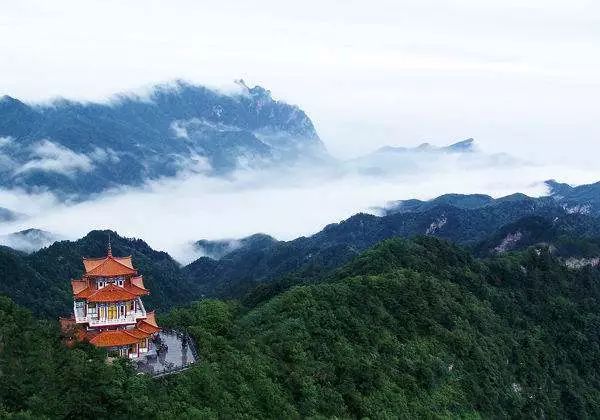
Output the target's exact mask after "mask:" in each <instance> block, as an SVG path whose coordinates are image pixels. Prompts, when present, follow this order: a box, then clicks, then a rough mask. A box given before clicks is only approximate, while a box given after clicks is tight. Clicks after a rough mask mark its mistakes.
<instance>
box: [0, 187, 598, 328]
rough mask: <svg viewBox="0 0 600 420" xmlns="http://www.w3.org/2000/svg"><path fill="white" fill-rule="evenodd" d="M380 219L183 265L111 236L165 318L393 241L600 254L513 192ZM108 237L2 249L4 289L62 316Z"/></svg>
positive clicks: (535, 201)
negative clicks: (74, 282) (87, 260)
mask: <svg viewBox="0 0 600 420" xmlns="http://www.w3.org/2000/svg"><path fill="white" fill-rule="evenodd" d="M394 208H395V211H389V212H387V213H386V214H384V215H383V216H374V215H368V214H358V215H355V216H353V217H351V218H349V219H348V220H345V221H343V222H341V223H337V224H332V225H329V226H327V227H326V228H325V229H323V230H322V231H321V232H319V233H317V234H315V235H313V236H310V237H301V238H298V239H295V240H292V241H287V242H286V241H277V240H275V239H273V238H272V237H270V236H268V235H262V234H259V235H253V236H251V237H248V238H244V239H241V240H226V241H199V242H198V243H197V244H196V246H197V248H198V249H199V250H201V251H202V252H203V253H204V254H205V255H208V256H205V257H202V258H200V259H198V260H196V261H194V262H193V263H191V264H189V265H188V266H185V267H181V266H180V265H179V264H178V263H177V262H176V261H174V260H173V259H172V258H171V257H170V256H169V255H168V254H166V253H164V252H158V251H155V250H153V249H152V248H150V247H149V246H148V245H147V244H146V243H145V242H143V240H140V239H137V240H136V239H126V238H121V237H119V236H118V234H116V233H114V232H113V233H112V237H113V248H114V250H115V253H116V255H130V254H131V255H133V258H134V261H135V264H136V266H137V267H138V269H139V270H140V272H141V273H142V274H144V276H145V278H146V284H147V285H148V287H149V288H150V290H152V294H151V295H150V296H149V297H148V299H147V303H148V306H149V307H151V308H156V309H159V310H160V311H164V310H167V309H168V308H170V307H172V306H173V305H177V304H185V303H189V302H191V301H193V300H195V299H199V298H201V297H207V296H208V297H223V298H244V299H245V302H248V303H250V302H258V301H264V300H265V299H267V298H269V297H271V296H273V295H274V294H277V293H279V292H281V291H282V290H285V289H287V288H289V287H290V286H292V285H294V284H298V283H305V282H309V283H310V282H312V281H313V280H315V279H318V278H320V277H322V276H323V275H325V274H327V273H329V272H331V271H332V270H334V269H335V268H338V267H340V266H341V265H343V264H345V263H346V262H348V261H350V260H351V259H352V258H354V257H355V256H357V255H358V254H360V253H361V252H363V251H364V250H365V249H367V248H369V247H371V246H373V245H375V244H377V243H379V242H381V241H382V240H385V239H389V238H393V237H398V236H400V237H408V238H410V237H414V236H417V235H428V236H436V237H440V238H444V239H448V240H450V241H452V242H455V243H459V244H462V245H464V246H468V247H470V248H471V249H472V250H473V252H474V253H475V254H476V255H479V256H491V255H495V254H498V253H503V252H507V251H515V250H522V249H525V248H527V247H529V246H532V245H536V244H545V245H546V246H549V247H550V249H551V252H553V253H554V254H555V255H556V256H560V257H563V258H574V259H575V260H574V261H573V263H574V264H576V265H581V264H584V265H585V264H587V263H593V264H595V261H596V260H595V259H596V258H599V257H600V241H599V238H600V220H599V219H598V218H596V217H595V216H592V215H590V214H581V213H577V212H573V211H572V208H570V207H565V205H564V203H562V202H559V201H557V199H556V198H555V197H554V196H551V197H542V198H531V197H527V196H524V195H520V194H516V195H512V196H509V197H504V198H500V199H492V198H491V197H487V196H480V195H475V196H460V195H446V196H442V197H440V198H437V199H435V200H432V201H429V202H421V201H416V200H412V201H409V202H405V203H404V204H402V205H400V206H398V205H396V206H395V207H394ZM108 236H109V232H108V231H105V232H100V231H94V232H91V233H90V234H89V235H87V236H86V237H85V238H82V239H80V240H78V241H75V242H71V241H61V242H57V243H55V244H53V245H51V246H49V247H48V248H45V249H42V250H40V251H37V252H34V253H32V254H30V255H26V254H22V253H20V252H16V251H14V250H11V249H8V248H2V249H0V259H1V260H2V263H1V264H0V270H2V273H3V274H4V275H3V276H0V292H1V293H4V294H7V295H8V296H10V297H11V298H12V299H14V300H15V301H16V302H17V303H19V304H21V305H24V306H27V307H28V308H30V309H31V310H33V311H34V312H35V313H36V314H39V315H45V316H50V317H56V316H58V315H61V314H65V313H68V312H69V311H70V308H71V290H70V285H69V281H70V280H71V279H72V278H77V277H78V276H80V275H81V270H82V265H81V257H82V256H88V257H94V256H101V255H103V253H105V252H106V244H107V241H108Z"/></svg>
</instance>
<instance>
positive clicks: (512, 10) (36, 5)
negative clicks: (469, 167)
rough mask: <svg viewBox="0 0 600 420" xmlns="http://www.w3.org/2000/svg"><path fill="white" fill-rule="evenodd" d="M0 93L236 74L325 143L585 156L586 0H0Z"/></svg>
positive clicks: (108, 89)
mask: <svg viewBox="0 0 600 420" xmlns="http://www.w3.org/2000/svg"><path fill="white" fill-rule="evenodd" d="M0 5H1V6H0V7H1V13H0V57H2V65H0V94H8V95H11V96H14V97H18V98H21V99H25V100H28V101H40V100H47V99H48V98H52V97H56V96H66V97H69V98H76V99H85V100H104V99H106V98H107V97H109V96H110V95H112V94H114V93H116V92H120V91H128V90H136V89H140V88H143V87H145V86H148V85H151V84H154V83H157V82H164V81H169V80H172V79H176V78H183V79H187V80H190V81H192V82H195V83H199V84H205V85H209V86H215V87H226V86H229V85H230V84H231V83H232V81H233V80H235V79H238V78H243V79H244V80H246V82H247V83H248V84H251V85H252V84H260V85H262V86H264V87H266V88H268V89H270V90H271V91H272V92H273V95H274V96H275V97H277V98H279V99H283V100H285V101H287V102H290V103H294V104H298V105H299V106H300V107H301V108H302V109H303V110H305V111H306V112H307V113H308V115H309V116H310V117H311V119H312V120H313V121H314V123H315V125H316V127H317V130H318V132H319V134H320V136H321V138H322V139H323V141H324V142H325V144H326V145H327V147H328V149H329V150H330V151H331V153H332V154H334V155H335V156H337V157H341V158H350V157H354V156H357V155H359V154H362V153H366V152H368V151H371V150H373V149H375V148H377V147H380V146H382V145H386V144H390V145H416V144H419V143H421V142H424V141H429V142H432V143H435V144H446V143H450V142H452V141H455V140H460V139H463V138H467V137H474V138H475V139H476V140H477V141H478V143H479V145H480V146H481V147H483V148H484V149H485V150H486V151H489V152H499V151H502V152H510V153H513V154H521V155H527V156H540V155H543V158H544V159H547V160H555V161H564V159H571V160H574V161H579V160H581V161H585V162H587V163H588V164H590V163H593V161H594V160H595V155H597V154H598V153H590V151H593V152H598V151H600V150H599V149H600V146H598V144H599V141H598V139H599V134H600V125H598V124H597V120H598V117H599V116H600V115H599V114H600V108H599V107H598V106H597V104H596V101H597V98H598V97H600V4H599V3H597V2H593V1H583V0H570V1H553V0H546V1H537V0H536V1H528V0H524V1H515V0H503V1H485V2H482V1H474V0H456V1H433V0H423V1H419V2H414V1H398V0H389V1H388V0H374V1H369V2H365V1H353V0H349V1H344V2H339V1H327V0H318V1H315V0H306V1H302V2H288V1H276V0H267V1H260V0H259V1H252V2H248V1H238V0H235V1H222V2H213V1H211V2H208V1H183V0H174V1H160V2H159V1H149V0H144V1H126V2H124V1H111V0H103V1H93V0H91V1H65V0H54V1H52V2H47V1H30V0H24V1H18V2H17V1H6V0H0Z"/></svg>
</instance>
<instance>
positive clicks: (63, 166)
mask: <svg viewBox="0 0 600 420" xmlns="http://www.w3.org/2000/svg"><path fill="white" fill-rule="evenodd" d="M31 158H32V159H31V160H29V161H28V162H26V163H25V164H24V165H22V166H21V167H19V168H18V169H17V170H16V171H15V174H16V175H18V174H22V173H26V172H31V171H46V172H58V173H61V174H64V175H67V176H74V175H75V174H76V173H77V172H78V171H81V172H89V171H91V170H92V169H93V164H92V159H90V157H88V156H86V155H84V154H81V153H76V152H74V151H73V150H71V149H69V148H67V147H64V146H61V145H59V144H56V143H52V142H51V141H49V140H42V141H40V142H38V143H36V144H35V145H34V146H33V147H32V150H31Z"/></svg>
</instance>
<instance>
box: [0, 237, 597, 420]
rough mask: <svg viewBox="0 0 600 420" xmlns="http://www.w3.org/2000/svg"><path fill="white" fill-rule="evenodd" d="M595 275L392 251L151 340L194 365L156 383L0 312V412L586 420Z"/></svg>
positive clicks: (206, 313) (592, 383)
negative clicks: (175, 336)
mask: <svg viewBox="0 0 600 420" xmlns="http://www.w3.org/2000/svg"><path fill="white" fill-rule="evenodd" d="M599 285H600V270H597V269H586V270H571V269H568V268H567V267H565V266H564V265H563V264H562V262H561V261H559V260H558V259H556V258H554V257H553V256H552V255H551V254H550V253H548V252H546V250H544V249H538V250H528V251H526V252H520V253H516V254H511V255H505V256H497V257H494V258H491V259H486V260H480V259H477V258H474V257H473V256H472V255H471V254H470V253H469V252H468V251H467V250H465V249H462V248H459V247H456V246H454V245H452V244H450V243H447V242H445V241H443V240H439V239H436V238H431V237H421V238H417V239H415V240H403V239H393V240H389V241H385V242H383V243H381V244H379V245H377V246H376V247H374V248H372V249H370V250H368V251H366V252H364V253H362V254H361V255H360V256H358V257H357V258H355V259H353V260H352V261H351V262H349V263H348V264H346V265H345V266H344V267H342V268H340V269H339V270H336V271H335V272H334V273H332V274H331V275H329V276H327V277H323V278H320V279H319V281H318V282H316V283H315V284H311V285H304V286H299V287H295V288H293V289H290V290H287V291H284V292H282V293H279V294H277V295H275V296H273V297H271V298H270V299H268V300H267V301H265V302H263V304H261V305H259V306H257V307H255V308H244V307H241V306H240V304H239V303H237V302H231V301H220V300H211V299H205V300H202V301H200V302H196V303H194V304H191V305H189V306H187V307H182V308H176V309H173V310H172V311H170V312H169V313H167V314H165V315H164V316H163V317H162V318H161V323H162V325H165V326H166V327H169V328H177V329H185V330H186V331H189V333H190V334H191V335H192V337H193V338H194V339H195V340H196V342H197V347H198V350H199V352H200V362H199V363H197V364H195V365H194V366H192V367H191V368H190V369H189V370H187V371H185V372H183V373H180V374H178V375H173V376H171V377H168V378H165V379H161V380H154V379H152V378H149V377H147V376H145V375H139V374H136V372H135V371H134V370H133V369H132V368H131V367H130V366H129V363H128V361H126V360H119V359H117V360H114V361H113V362H112V363H106V362H105V360H104V354H103V353H102V352H100V351H98V350H97V349H94V348H92V347H91V346H89V345H85V344H80V345H78V346H77V347H75V348H73V349H68V348H67V347H66V346H64V345H62V343H61V341H60V336H59V330H58V325H57V324H56V323H48V322H42V321H39V320H36V319H35V318H33V317H32V316H31V315H30V314H29V313H28V312H27V311H26V310H23V309H22V308H19V307H18V306H17V305H15V304H14V303H12V302H11V301H10V300H9V299H7V298H4V297H0V337H2V344H3V350H2V351H1V352H0V366H1V367H2V373H3V374H2V375H0V402H1V406H0V413H2V415H3V417H9V418H11V417H15V418H87V417H95V418H132V417H142V418H157V419H159V418H216V417H224V418H238V417H244V418H317V417H318V418H388V417H389V418H472V419H476V418H496V417H499V418H598V417H600V406H599V405H598V404H597V401H598V394H599V392H600V386H599V385H598V384H599V383H600V373H599V372H600V362H599V360H600V359H599V358H598V349H599V348H600V338H599V336H598V333H597V325H598V314H600V304H599V302H600V287H599ZM90 387H93V389H94V392H88V391H89V389H90Z"/></svg>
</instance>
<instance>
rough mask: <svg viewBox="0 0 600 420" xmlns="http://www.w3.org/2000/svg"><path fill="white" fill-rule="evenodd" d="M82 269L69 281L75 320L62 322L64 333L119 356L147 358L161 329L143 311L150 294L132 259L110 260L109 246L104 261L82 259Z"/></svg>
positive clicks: (152, 315) (111, 257) (112, 257)
mask: <svg viewBox="0 0 600 420" xmlns="http://www.w3.org/2000/svg"><path fill="white" fill-rule="evenodd" d="M83 266H84V269H85V273H84V274H83V277H82V278H81V279H79V280H72V281H71V286H72V288H73V298H74V303H73V312H74V316H73V317H72V318H71V319H70V320H61V321H62V324H63V329H64V330H69V329H70V330H71V332H72V338H75V339H87V340H89V342H90V343H91V344H93V345H94V346H96V347H104V348H107V349H108V350H109V352H110V353H113V354H118V355H119V356H125V357H129V358H132V359H133V358H138V357H140V356H143V355H145V354H147V353H148V351H149V349H150V347H151V340H150V339H151V338H152V337H153V336H154V335H156V334H157V333H158V332H159V331H160V328H159V327H158V325H157V324H156V319H155V317H154V312H146V309H145V308H144V304H143V303H142V299H141V297H142V296H145V295H147V294H148V293H149V292H148V290H147V289H146V288H145V287H144V281H143V278H142V276H140V275H138V273H137V270H136V269H135V268H134V267H133V264H132V262H131V256H129V257H115V256H113V255H112V252H111V247H110V243H109V245H108V253H107V255H106V257H104V258H84V259H83Z"/></svg>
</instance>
